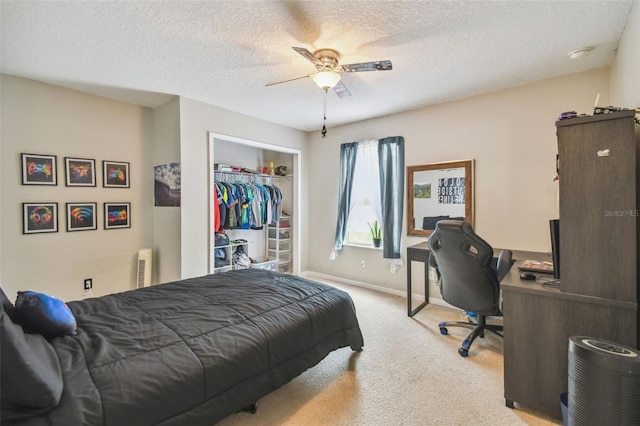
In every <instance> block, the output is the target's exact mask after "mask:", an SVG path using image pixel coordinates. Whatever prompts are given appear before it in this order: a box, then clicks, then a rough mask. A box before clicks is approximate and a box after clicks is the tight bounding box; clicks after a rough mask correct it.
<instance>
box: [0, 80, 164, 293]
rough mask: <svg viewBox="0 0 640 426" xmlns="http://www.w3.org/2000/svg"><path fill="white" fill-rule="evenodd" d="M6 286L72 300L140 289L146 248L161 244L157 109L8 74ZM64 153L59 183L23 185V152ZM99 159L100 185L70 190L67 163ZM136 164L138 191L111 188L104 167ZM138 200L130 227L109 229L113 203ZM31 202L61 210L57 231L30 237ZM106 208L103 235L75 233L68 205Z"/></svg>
mask: <svg viewBox="0 0 640 426" xmlns="http://www.w3.org/2000/svg"><path fill="white" fill-rule="evenodd" d="M0 84H1V87H2V104H1V105H2V133H1V139H2V155H1V161H2V163H1V165H2V183H1V190H0V193H1V194H2V197H1V198H2V208H1V211H2V222H1V224H0V227H1V229H2V231H1V232H2V239H1V243H0V245H1V246H2V258H1V259H0V264H1V281H2V282H1V284H2V287H3V289H4V290H5V292H6V293H7V294H8V296H9V297H10V298H11V299H14V298H15V295H16V291H17V290H19V289H23V290H24V289H31V290H36V291H44V292H47V293H50V294H52V295H54V296H57V297H59V298H61V299H63V300H76V299H81V298H83V297H85V295H84V294H83V289H82V284H83V280H84V279H85V278H93V294H94V295H102V294H106V293H111V292H115V291H123V290H128V289H130V288H133V287H134V286H135V281H136V268H135V266H136V258H137V250H138V249H139V248H141V247H146V246H150V244H151V243H152V240H153V235H152V232H153V228H152V226H151V224H152V216H151V209H150V208H149V207H148V206H150V205H152V204H153V191H152V188H153V175H152V174H150V173H149V171H150V170H151V168H152V163H151V151H152V147H151V143H152V138H151V132H152V125H151V121H152V120H151V110H149V109H147V108H143V107H140V106H137V105H133V104H130V103H125V102H120V101H115V100H111V99H107V98H102V97H98V96H94V95H88V94H85V93H82V92H77V91H73V90H68V89H64V88H61V87H57V86H51V85H48V84H43V83H39V82H35V81H32V80H26V79H22V78H17V77H12V76H8V75H2V76H1V81H0ZM23 152H24V153H34V154H52V155H57V166H58V174H57V176H58V185H57V186H34V185H28V186H23V185H21V178H20V176H21V171H20V153H23ZM67 156H68V157H79V158H91V159H95V160H96V170H97V186H96V187H66V186H65V174H64V168H63V165H64V157H67ZM103 160H113V161H128V162H130V172H131V176H130V183H131V187H130V188H129V189H121V188H117V189H114V188H103V187H102V161H103ZM121 201H126V202H131V225H132V226H131V228H129V229H114V230H104V229H103V203H104V202H121ZM23 202H57V203H58V214H59V220H58V228H59V232H57V233H47V234H30V235H23V234H22V212H21V209H22V207H21V203H23ZM67 202H97V203H98V229H97V230H95V231H82V232H66V224H67V221H66V217H65V203H67Z"/></svg>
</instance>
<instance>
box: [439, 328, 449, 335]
mask: <svg viewBox="0 0 640 426" xmlns="http://www.w3.org/2000/svg"><path fill="white" fill-rule="evenodd" d="M440 334H442V335H443V336H446V335H447V334H449V330H447V327H440Z"/></svg>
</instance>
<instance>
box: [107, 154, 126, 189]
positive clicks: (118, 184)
mask: <svg viewBox="0 0 640 426" xmlns="http://www.w3.org/2000/svg"><path fill="white" fill-rule="evenodd" d="M102 186H103V187H105V188H129V187H130V184H129V163H128V162H125V161H107V160H104V161H103V162H102Z"/></svg>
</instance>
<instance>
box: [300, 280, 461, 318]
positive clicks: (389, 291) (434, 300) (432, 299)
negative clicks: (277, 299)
mask: <svg viewBox="0 0 640 426" xmlns="http://www.w3.org/2000/svg"><path fill="white" fill-rule="evenodd" d="M300 276H301V277H304V278H309V279H313V277H317V278H320V279H325V280H329V281H335V282H338V283H343V284H348V285H352V286H356V287H364V288H367V289H369V290H374V291H379V292H381V293H387V294H393V295H394V296H400V297H403V298H405V299H406V297H407V292H406V291H402V290H395V289H392V288H387V287H381V286H378V285H373V284H369V283H365V282H362V281H356V280H350V279H348V278H342V277H336V276H334V275H328V274H322V273H320V272H316V271H304V272H301V273H300ZM423 298H424V296H423V295H421V294H416V293H413V299H414V300H421V299H423ZM429 303H432V304H434V305H438V306H442V307H445V308H450V309H457V308H456V307H454V306H452V305H450V304H448V303H447V302H445V301H444V300H442V299H440V298H437V297H429ZM416 306H417V303H416Z"/></svg>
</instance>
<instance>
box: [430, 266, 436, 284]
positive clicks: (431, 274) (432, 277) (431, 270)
mask: <svg viewBox="0 0 640 426" xmlns="http://www.w3.org/2000/svg"><path fill="white" fill-rule="evenodd" d="M429 280H430V281H435V280H436V273H435V271H434V270H433V268H429Z"/></svg>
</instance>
